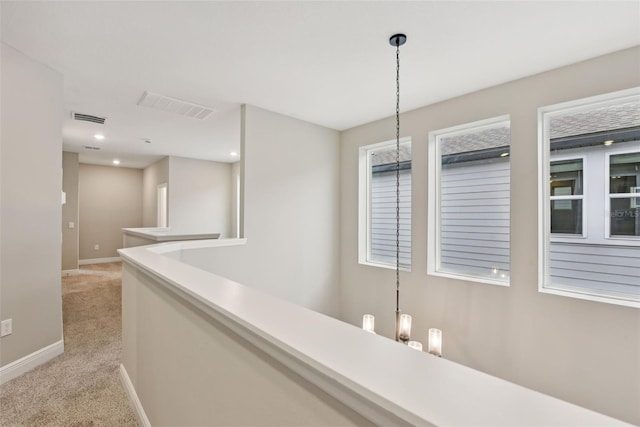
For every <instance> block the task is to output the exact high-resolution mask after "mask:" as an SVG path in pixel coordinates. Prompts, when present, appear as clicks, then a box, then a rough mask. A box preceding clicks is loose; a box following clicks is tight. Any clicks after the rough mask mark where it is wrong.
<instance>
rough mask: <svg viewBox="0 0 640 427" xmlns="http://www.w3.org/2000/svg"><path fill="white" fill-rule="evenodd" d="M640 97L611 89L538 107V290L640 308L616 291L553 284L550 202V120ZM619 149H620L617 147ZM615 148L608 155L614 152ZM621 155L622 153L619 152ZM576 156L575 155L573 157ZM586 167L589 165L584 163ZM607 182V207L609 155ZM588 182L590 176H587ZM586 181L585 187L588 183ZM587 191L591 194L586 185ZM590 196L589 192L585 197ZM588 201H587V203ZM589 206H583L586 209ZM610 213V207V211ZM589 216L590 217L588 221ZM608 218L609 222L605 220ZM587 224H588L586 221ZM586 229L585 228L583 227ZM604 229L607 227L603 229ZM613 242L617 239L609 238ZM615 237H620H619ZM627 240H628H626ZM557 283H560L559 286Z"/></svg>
mask: <svg viewBox="0 0 640 427" xmlns="http://www.w3.org/2000/svg"><path fill="white" fill-rule="evenodd" d="M639 96H640V87H635V88H631V89H626V90H621V91H616V92H611V93H607V94H603V95H596V96H592V97H587V98H581V99H577V100H572V101H568V102H562V103H558V104H553V105H548V106H544V107H539V108H538V292H540V293H544V294H551V295H559V296H565V297H571V298H577V299H583V300H588V301H595V302H603V303H608V304H614V305H622V306H627V307H636V308H640V300H632V299H628V298H625V297H622V296H616V295H615V294H605V293H597V292H594V291H588V290H587V289H581V288H572V287H570V286H563V287H562V288H559V287H553V285H551V283H550V244H551V232H550V231H549V232H548V230H550V225H551V218H550V217H551V210H550V203H549V185H548V184H549V183H548V179H549V173H550V157H551V154H550V149H549V148H550V135H549V133H550V129H549V123H550V120H551V119H552V118H553V117H556V116H560V115H566V114H570V113H577V112H580V111H588V110H593V109H594V108H598V107H606V106H610V105H616V104H621V103H624V102H629V101H632V100H634V99H637V98H638V97H639ZM614 151H618V150H614ZM614 151H611V152H610V153H608V154H612V153H614ZM615 154H619V153H617V152H616V153H615ZM573 157H575V156H573ZM583 168H586V165H584V164H583ZM605 168H606V173H605V174H604V175H605V179H606V180H607V183H606V184H605V187H604V188H605V189H606V191H605V192H604V194H603V196H604V197H605V198H606V199H607V200H604V203H605V204H604V206H609V204H608V199H609V183H608V181H609V157H606V166H605ZM585 181H586V179H585ZM586 185H587V184H586V182H585V186H586ZM584 193H587V191H586V187H585V191H584ZM586 196H587V195H586V194H585V197H586ZM583 203H584V202H583ZM584 208H585V206H583V211H584ZM607 212H608V210H607ZM588 220H589V219H588V218H587V221H588ZM606 222H608V221H605V223H606ZM583 227H584V224H583ZM583 231H584V230H583ZM603 232H604V230H603ZM605 240H608V241H610V242H611V244H615V243H614V242H612V240H614V239H611V238H609V239H605ZM615 240H618V241H619V240H620V239H618V238H615ZM625 243H626V242H625ZM556 286H557V285H556Z"/></svg>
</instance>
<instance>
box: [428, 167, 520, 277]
mask: <svg viewBox="0 0 640 427" xmlns="http://www.w3.org/2000/svg"><path fill="white" fill-rule="evenodd" d="M472 163H474V164H470V163H459V164H454V165H447V166H446V167H444V166H443V169H442V172H441V193H440V197H441V201H440V226H441V240H440V243H441V247H440V269H441V271H444V272H454V273H462V274H469V275H473V276H480V277H492V278H495V279H496V280H506V279H507V277H508V275H509V186H510V173H509V160H508V158H503V159H500V160H494V162H492V163H484V162H481V163H476V162H472Z"/></svg>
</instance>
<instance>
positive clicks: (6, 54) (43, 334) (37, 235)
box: [0, 43, 63, 366]
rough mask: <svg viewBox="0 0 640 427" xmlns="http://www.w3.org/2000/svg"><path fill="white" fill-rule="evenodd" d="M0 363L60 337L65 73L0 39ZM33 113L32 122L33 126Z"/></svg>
mask: <svg viewBox="0 0 640 427" xmlns="http://www.w3.org/2000/svg"><path fill="white" fill-rule="evenodd" d="M0 49H1V51H2V58H1V61H0V62H1V67H2V69H1V73H0V74H1V79H2V80H1V82H0V84H1V86H2V103H1V123H2V126H1V127H2V131H1V133H2V138H1V141H2V142H1V145H0V189H1V191H0V194H1V196H0V197H1V199H0V201H1V203H0V213H1V215H0V217H1V219H0V318H2V319H7V318H12V319H13V334H12V335H8V336H6V337H3V338H0V366H5V365H7V364H8V363H10V362H13V361H15V360H18V359H20V358H22V357H25V356H27V355H30V354H31V353H33V352H36V351H38V350H40V349H43V348H44V347H47V346H49V345H52V344H55V343H58V342H60V340H61V339H62V299H61V285H60V262H61V255H60V253H61V249H60V247H61V242H60V223H61V221H62V218H61V217H62V214H61V212H62V209H61V191H62V85H63V82H62V75H61V74H59V73H58V72H56V71H54V70H52V69H50V68H48V67H45V66H44V65H42V64H39V63H37V62H35V61H33V60H32V59H30V58H28V57H26V56H24V55H23V54H21V53H20V52H18V51H16V50H15V49H13V48H11V47H9V46H7V45H6V44H4V43H0ZM34 118H37V125H34V122H33V120H34Z"/></svg>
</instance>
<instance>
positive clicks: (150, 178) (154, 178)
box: [142, 157, 169, 227]
mask: <svg viewBox="0 0 640 427" xmlns="http://www.w3.org/2000/svg"><path fill="white" fill-rule="evenodd" d="M168 183H169V157H165V158H164V159H161V160H158V161H157V162H155V163H153V164H152V165H149V166H147V167H146V168H144V171H143V173H142V188H143V189H142V197H143V199H142V226H143V227H157V226H158V222H157V221H158V185H160V184H167V187H168ZM167 193H168V189H167Z"/></svg>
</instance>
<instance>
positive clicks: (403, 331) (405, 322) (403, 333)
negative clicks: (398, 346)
mask: <svg viewBox="0 0 640 427" xmlns="http://www.w3.org/2000/svg"><path fill="white" fill-rule="evenodd" d="M398 328H399V329H398V336H399V337H400V341H402V342H407V341H409V339H410V337H411V316H410V315H408V314H401V315H400V325H398Z"/></svg>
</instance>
